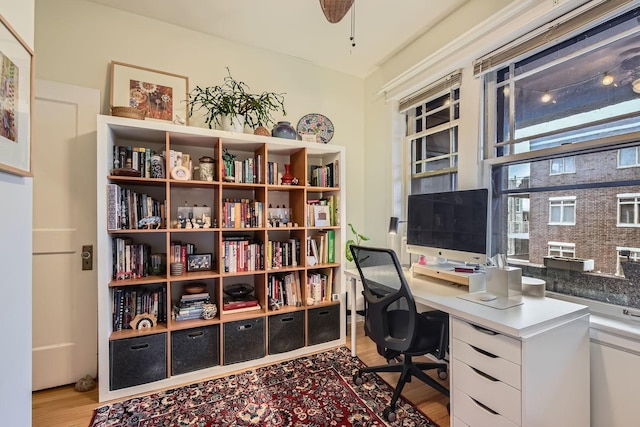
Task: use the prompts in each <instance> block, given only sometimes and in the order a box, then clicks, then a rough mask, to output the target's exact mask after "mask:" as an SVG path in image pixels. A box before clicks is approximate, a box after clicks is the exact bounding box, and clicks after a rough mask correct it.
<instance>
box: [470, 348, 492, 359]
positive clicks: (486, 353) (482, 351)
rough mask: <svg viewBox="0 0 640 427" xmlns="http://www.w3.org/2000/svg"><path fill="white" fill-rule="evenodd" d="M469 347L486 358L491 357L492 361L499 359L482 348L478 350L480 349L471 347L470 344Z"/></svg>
mask: <svg viewBox="0 0 640 427" xmlns="http://www.w3.org/2000/svg"><path fill="white" fill-rule="evenodd" d="M469 347H471V348H472V349H474V350H475V351H477V352H478V353H480V354H484V355H485V356H487V357H490V358H492V359H497V358H498V356H496V355H495V354H493V353H489V352H488V351H486V350H483V349H481V348H478V347H476V346H475V345H471V344H469Z"/></svg>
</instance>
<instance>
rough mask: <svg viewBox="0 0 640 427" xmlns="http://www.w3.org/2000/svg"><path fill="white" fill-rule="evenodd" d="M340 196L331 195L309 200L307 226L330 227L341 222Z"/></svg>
mask: <svg viewBox="0 0 640 427" xmlns="http://www.w3.org/2000/svg"><path fill="white" fill-rule="evenodd" d="M339 202H340V200H339V198H338V196H335V195H329V196H327V197H325V198H322V199H309V200H307V215H306V223H307V227H329V226H334V225H339V224H340V219H339V218H340V217H339V214H338V205H339Z"/></svg>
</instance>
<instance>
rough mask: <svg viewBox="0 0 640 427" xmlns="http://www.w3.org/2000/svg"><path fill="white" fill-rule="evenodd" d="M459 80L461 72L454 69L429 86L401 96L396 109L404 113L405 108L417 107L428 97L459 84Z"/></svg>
mask: <svg viewBox="0 0 640 427" xmlns="http://www.w3.org/2000/svg"><path fill="white" fill-rule="evenodd" d="M460 80H462V72H461V71H456V72H454V73H452V74H449V75H448V76H446V77H443V78H441V79H440V80H438V81H436V82H434V83H432V84H430V85H429V86H427V87H425V88H422V89H420V90H418V91H416V92H414V93H412V94H411V95H409V96H407V97H405V98H402V99H401V100H400V103H399V105H398V111H399V112H400V113H404V112H406V111H407V110H409V109H411V108H414V107H417V106H418V105H420V104H423V103H425V102H427V100H429V99H430V98H433V97H435V96H436V95H438V94H439V93H440V92H444V91H447V90H449V89H451V88H453V87H454V86H457V85H460Z"/></svg>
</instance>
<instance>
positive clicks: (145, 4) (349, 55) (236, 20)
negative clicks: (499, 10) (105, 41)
mask: <svg viewBox="0 0 640 427" xmlns="http://www.w3.org/2000/svg"><path fill="white" fill-rule="evenodd" d="M89 1H92V2H94V3H99V4H102V5H105V6H109V7H113V8H116V9H121V10H124V11H128V12H131V13H135V14H137V15H142V16H146V17H149V18H153V19H157V20H159V21H163V22H167V23H171V24H175V25H178V26H181V27H185V28H190V29H192V30H195V31H199V32H202V33H207V34H211V35H213V36H216V37H220V38H223V39H227V40H231V41H234V42H237V43H241V44H245V45H249V46H255V47H259V48H263V49H268V50H271V51H275V52H279V53H283V54H286V55H291V56H294V57H297V58H301V59H303V60H305V61H309V62H312V63H314V64H316V65H319V66H322V67H326V68H330V69H333V70H336V71H340V72H344V73H347V74H350V75H353V76H357V77H366V76H367V75H369V74H371V73H372V72H373V71H375V69H376V68H377V67H378V66H379V65H380V64H382V63H384V61H386V60H387V59H389V58H391V57H392V56H393V55H394V54H396V53H397V52H398V51H400V50H401V49H402V48H403V47H405V46H407V45H408V44H410V43H411V42H412V41H414V40H415V39H417V38H418V37H420V36H421V35H422V34H424V33H425V32H426V31H428V30H429V29H430V28H431V27H433V26H434V25H435V24H437V23H438V22H439V21H441V20H442V19H443V18H444V17H446V16H447V15H449V14H451V13H452V12H453V11H455V10H456V9H457V8H459V7H460V6H461V5H463V4H464V3H466V2H468V1H469V0H356V1H355V7H356V8H355V42H356V45H355V47H352V46H351V41H350V40H349V38H350V36H351V12H348V13H347V15H346V16H345V17H344V18H343V19H342V21H341V22H339V23H337V24H330V23H329V22H328V21H327V20H326V18H325V17H324V14H323V13H322V9H321V8H320V2H319V1H318V0H268V1H263V0H231V1H220V0H189V1H176V0H135V1H131V0H89Z"/></svg>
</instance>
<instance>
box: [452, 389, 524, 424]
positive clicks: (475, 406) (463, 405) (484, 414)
mask: <svg viewBox="0 0 640 427" xmlns="http://www.w3.org/2000/svg"><path fill="white" fill-rule="evenodd" d="M452 397H453V401H454V402H455V403H454V409H453V410H454V413H453V414H451V415H452V418H453V420H454V423H453V427H460V426H468V427H518V426H519V425H520V423H517V424H516V423H514V422H512V421H510V420H508V419H507V418H505V417H503V416H502V415H500V414H496V413H494V412H493V411H490V410H487V409H486V408H484V407H483V406H482V404H481V403H479V402H476V401H474V400H473V399H472V398H471V397H469V396H468V395H466V394H465V393H463V392H462V391H460V390H458V389H455V388H454V389H453V393H452ZM457 420H460V421H461V423H458V422H457Z"/></svg>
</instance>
